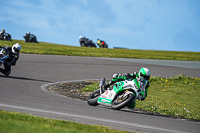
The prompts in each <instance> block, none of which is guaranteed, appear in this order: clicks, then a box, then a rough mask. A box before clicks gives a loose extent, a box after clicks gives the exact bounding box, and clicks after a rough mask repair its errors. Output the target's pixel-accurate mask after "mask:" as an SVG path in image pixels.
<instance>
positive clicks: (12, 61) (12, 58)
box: [0, 43, 21, 76]
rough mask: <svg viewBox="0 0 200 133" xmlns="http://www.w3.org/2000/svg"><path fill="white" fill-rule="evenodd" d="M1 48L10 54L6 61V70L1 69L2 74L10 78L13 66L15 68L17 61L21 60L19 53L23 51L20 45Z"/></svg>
mask: <svg viewBox="0 0 200 133" xmlns="http://www.w3.org/2000/svg"><path fill="white" fill-rule="evenodd" d="M0 48H5V50H6V52H8V55H9V56H8V58H6V59H5V61H4V68H5V69H2V68H0V72H2V73H3V74H4V75H6V76H8V75H10V73H11V66H15V65H16V62H17V60H18V59H19V52H20V50H21V45H20V44H19V43H15V44H14V45H13V46H12V47H9V46H5V47H2V46H0Z"/></svg>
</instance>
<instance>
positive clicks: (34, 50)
mask: <svg viewBox="0 0 200 133" xmlns="http://www.w3.org/2000/svg"><path fill="white" fill-rule="evenodd" d="M16 42H18V43H20V44H21V45H22V50H21V53H31V54H49V55H67V56H90V57H113V58H133V59H159V60H188V61H200V52H180V51H157V50H134V49H102V48H88V47H74V46H66V45H58V44H51V43H44V42H40V43H25V42H24V41H22V40H13V41H0V46H12V45H13V44H14V43H16Z"/></svg>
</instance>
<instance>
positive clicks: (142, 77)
mask: <svg viewBox="0 0 200 133" xmlns="http://www.w3.org/2000/svg"><path fill="white" fill-rule="evenodd" d="M150 76H151V72H150V70H149V69H148V68H144V67H143V68H141V69H140V71H139V73H138V72H133V73H130V74H129V73H124V74H118V73H115V74H114V75H113V78H112V80H111V81H109V83H108V84H105V85H104V86H103V87H102V89H103V91H106V90H107V89H111V90H112V87H111V88H109V87H110V86H111V85H113V84H114V83H116V82H119V81H124V80H133V79H136V80H137V81H139V82H140V88H138V91H139V92H140V96H139V98H138V99H139V100H141V101H143V100H145V99H146V97H147V91H148V88H149V86H150V83H149V79H150ZM128 108H129V109H133V108H135V102H133V103H131V104H130V105H129V106H128Z"/></svg>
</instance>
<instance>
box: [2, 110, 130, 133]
mask: <svg viewBox="0 0 200 133" xmlns="http://www.w3.org/2000/svg"><path fill="white" fill-rule="evenodd" d="M0 132H1V133H128V132H125V131H118V130H113V129H110V128H108V127H103V126H96V125H85V124H79V123H75V122H69V121H63V120H54V119H47V118H42V117H35V116H31V115H28V114H21V113H17V112H7V111H0Z"/></svg>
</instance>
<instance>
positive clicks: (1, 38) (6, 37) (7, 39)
mask: <svg viewBox="0 0 200 133" xmlns="http://www.w3.org/2000/svg"><path fill="white" fill-rule="evenodd" d="M0 40H5V41H12V39H11V35H10V34H9V33H4V34H3V35H2V36H1V37H0Z"/></svg>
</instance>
